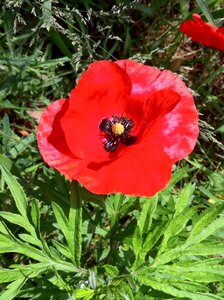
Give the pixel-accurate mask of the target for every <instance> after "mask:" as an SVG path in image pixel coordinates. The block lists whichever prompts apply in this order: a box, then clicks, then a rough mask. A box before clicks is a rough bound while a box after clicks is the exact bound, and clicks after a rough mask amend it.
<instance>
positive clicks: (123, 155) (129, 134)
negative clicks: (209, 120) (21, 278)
mask: <svg viewBox="0 0 224 300" xmlns="http://www.w3.org/2000/svg"><path fill="white" fill-rule="evenodd" d="M102 120H103V122H104V123H103V124H104V125H102ZM119 120H121V121H119ZM119 122H120V123H119ZM100 124H101V125H100ZM105 124H106V125H105ZM105 126H106V127H105ZM104 127H105V128H104ZM198 131H199V130H198V114H197V110H196V108H195V105H194V100H193V97H192V95H191V93H190V91H189V90H188V89H187V87H186V86H185V84H184V83H183V82H182V81H181V80H180V79H179V78H178V77H177V76H176V75H174V74H173V73H172V72H170V71H168V70H164V71H160V70H158V69H157V68H154V67H150V66H145V65H143V64H140V63H137V62H135V61H131V60H122V61H117V62H116V63H113V62H110V61H99V62H95V63H93V64H91V65H90V67H89V68H88V70H87V71H86V72H84V73H83V75H82V76H81V78H80V80H79V82H78V84H77V86H76V87H75V88H74V89H73V90H72V92H71V94H70V97H69V99H67V100H66V99H61V100H58V101H56V102H53V103H52V104H50V105H49V106H48V107H47V109H46V110H45V111H44V113H43V115H42V118H41V120H40V124H39V126H38V131H37V140H38V146H39V149H40V152H41V154H42V156H43V159H44V160H45V162H46V163H47V164H48V165H49V166H51V167H53V168H55V169H57V170H58V171H59V172H61V173H62V174H64V175H65V176H66V177H68V178H69V179H71V180H78V181H79V182H80V183H81V184H82V185H84V186H85V187H86V188H87V189H89V190H90V191H92V192H94V193H99V194H108V193H115V192H121V193H126V194H132V195H138V196H152V195H154V194H155V193H156V192H158V191H159V190H161V189H163V188H164V187H165V186H166V185H167V183H168V182H169V179H170V176H171V170H172V164H173V163H174V162H176V161H178V160H180V159H182V158H184V157H186V156H187V155H188V154H189V153H190V152H191V151H192V150H193V148H194V146H195V143H196V140H197V136H198ZM130 141H131V142H130ZM107 143H110V145H111V144H112V145H114V147H105V145H108V144H107Z"/></svg>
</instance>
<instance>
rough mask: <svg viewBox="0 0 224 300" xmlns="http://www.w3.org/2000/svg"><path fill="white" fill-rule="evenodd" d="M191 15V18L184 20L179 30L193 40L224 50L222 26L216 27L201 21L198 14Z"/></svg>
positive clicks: (223, 27)
mask: <svg viewBox="0 0 224 300" xmlns="http://www.w3.org/2000/svg"><path fill="white" fill-rule="evenodd" d="M192 16H193V20H186V21H185V22H183V23H182V24H181V25H180V31H181V32H183V33H185V34H186V35H187V36H189V37H190V38H191V39H192V40H193V41H195V42H198V43H201V44H203V45H205V46H209V47H213V48H216V49H219V50H224V26H222V27H220V28H217V27H215V26H213V25H211V24H209V23H206V22H205V21H203V20H202V19H201V17H200V16H199V15H198V14H193V15H192Z"/></svg>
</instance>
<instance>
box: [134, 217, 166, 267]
mask: <svg viewBox="0 0 224 300" xmlns="http://www.w3.org/2000/svg"><path fill="white" fill-rule="evenodd" d="M164 230H165V222H162V223H161V224H159V225H157V226H156V227H155V228H154V230H153V231H152V232H150V233H149V234H148V235H147V237H146V239H145V241H144V243H143V245H142V248H141V250H140V251H139V253H138V259H137V260H136V262H135V264H134V265H133V268H132V269H133V270H134V269H135V268H137V267H139V266H140V265H141V264H143V263H144V260H145V257H146V255H147V253H148V252H149V251H150V250H151V249H152V247H153V246H154V245H155V244H156V242H157V241H158V240H159V239H160V237H161V236H162V234H163V232H164Z"/></svg>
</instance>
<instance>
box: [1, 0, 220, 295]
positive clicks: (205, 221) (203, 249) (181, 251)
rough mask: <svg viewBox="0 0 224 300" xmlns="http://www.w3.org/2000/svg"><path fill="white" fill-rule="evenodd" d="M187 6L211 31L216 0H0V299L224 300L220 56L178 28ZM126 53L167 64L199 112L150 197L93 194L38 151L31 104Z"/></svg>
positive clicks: (55, 95) (39, 106) (40, 105)
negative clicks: (189, 142) (76, 205)
mask: <svg viewBox="0 0 224 300" xmlns="http://www.w3.org/2000/svg"><path fill="white" fill-rule="evenodd" d="M194 12H197V13H199V14H203V13H204V14H205V15H206V14H209V15H210V16H211V17H213V18H214V19H215V21H216V23H217V25H219V26H221V24H222V21H223V19H224V5H223V1H221V0H220V1H219V0H216V1H214V0H206V1H199V0H198V1H186V0H180V1H177V0H171V1H167V0H152V1H144V0H142V1H92V0H82V1H69V0H62V1H57V0H46V1H44V0H34V1H31V0H15V1H11V0H2V4H1V8H0V105H1V111H0V114H1V124H0V136H1V146H0V149H1V154H0V166H1V171H2V173H1V194H0V210H1V212H0V253H1V258H0V262H1V263H0V264H1V269H0V290H1V292H0V299H2V300H7V299H57V300H59V299H85V300H87V299H97V300H98V299H139V300H142V299H143V300H144V299H195V300H200V299H202V300H203V299H223V298H224V265H223V255H224V244H223V238H224V215H223V209H224V202H223V201H224V164H223V158H224V155H223V149H224V147H223V144H222V141H223V136H224V119H223V116H224V103H223V100H224V99H223V94H224V76H223V72H224V51H218V50H215V49H211V48H206V47H203V46H202V45H200V44H197V43H194V42H192V41H191V40H190V39H188V38H187V37H186V36H183V35H182V34H181V33H180V32H179V31H178V27H179V24H180V23H181V22H183V20H185V19H186V18H187V17H189V16H190V15H191V14H192V13H194ZM123 58H132V59H134V60H136V61H139V62H143V63H146V64H148V65H153V66H157V67H158V68H160V69H162V68H168V69H170V70H172V71H173V72H175V73H177V74H178V75H179V76H180V77H181V78H182V79H183V80H184V81H185V83H186V84H187V86H188V87H189V88H191V89H192V93H193V94H194V98H195V102H196V106H197V108H198V110H199V113H200V127H201V133H200V136H199V140H198V143H197V146H196V148H195V151H194V152H193V153H192V154H191V155H190V157H189V158H187V159H186V160H184V161H181V162H180V163H178V164H176V165H175V166H174V173H173V178H172V180H171V182H170V184H169V186H168V187H167V188H166V189H165V190H164V191H162V192H160V193H159V194H157V195H156V196H155V197H153V198H152V199H146V198H144V197H143V198H137V197H127V196H123V195H109V196H108V197H102V196H99V195H92V194H90V193H89V192H88V191H86V190H85V189H84V188H82V187H79V186H77V185H76V183H70V182H69V181H68V180H66V179H65V178H64V177H63V176H61V175H60V174H59V173H58V172H56V171H55V170H53V169H49V168H48V167H47V166H46V165H45V164H44V163H43V160H42V158H41V156H40V154H39V151H38V149H37V144H36V136H35V131H36V126H37V123H38V120H39V117H40V115H41V112H42V110H43V109H44V108H45V107H46V106H47V105H48V104H49V103H50V102H52V101H54V100H56V99H59V98H61V97H62V98H64V97H66V96H67V95H68V94H69V92H70V90H71V89H72V88H73V87H74V86H75V84H76V81H77V79H78V78H79V76H80V75H81V73H82V72H83V70H85V69H86V68H87V66H88V65H89V64H90V63H91V62H93V61H95V60H100V59H110V60H113V61H114V60H116V59H123ZM77 189H78V190H79V193H80V196H81V199H82V209H81V208H80V209H79V211H78V212H77V211H75V210H74V209H72V208H71V207H70V204H69V203H70V202H72V201H73V196H74V193H73V192H74V190H77ZM70 191H71V192H70ZM75 223H76V224H78V227H76V226H75V225H74V224H75Z"/></svg>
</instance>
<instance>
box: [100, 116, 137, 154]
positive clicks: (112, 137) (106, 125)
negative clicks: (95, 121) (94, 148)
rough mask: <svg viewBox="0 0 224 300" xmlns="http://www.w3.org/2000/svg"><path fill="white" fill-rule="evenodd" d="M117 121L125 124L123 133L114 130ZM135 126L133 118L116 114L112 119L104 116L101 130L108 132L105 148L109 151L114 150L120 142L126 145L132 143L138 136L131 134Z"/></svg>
mask: <svg viewBox="0 0 224 300" xmlns="http://www.w3.org/2000/svg"><path fill="white" fill-rule="evenodd" d="M116 123H120V124H122V125H123V126H124V132H123V133H122V134H115V133H114V132H113V130H112V126H113V125H114V124H116ZM133 126H134V123H133V122H132V120H131V119H129V118H127V117H124V116H116V115H114V116H112V119H111V120H110V119H107V118H104V119H103V120H102V121H101V122H100V125H99V128H100V130H101V131H102V132H104V133H105V134H106V140H105V142H104V149H105V150H106V151H108V152H114V151H115V150H116V149H117V147H118V145H119V144H120V143H121V144H124V145H126V146H130V145H132V144H133V143H134V142H135V141H136V137H134V136H130V133H131V129H132V128H133Z"/></svg>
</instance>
